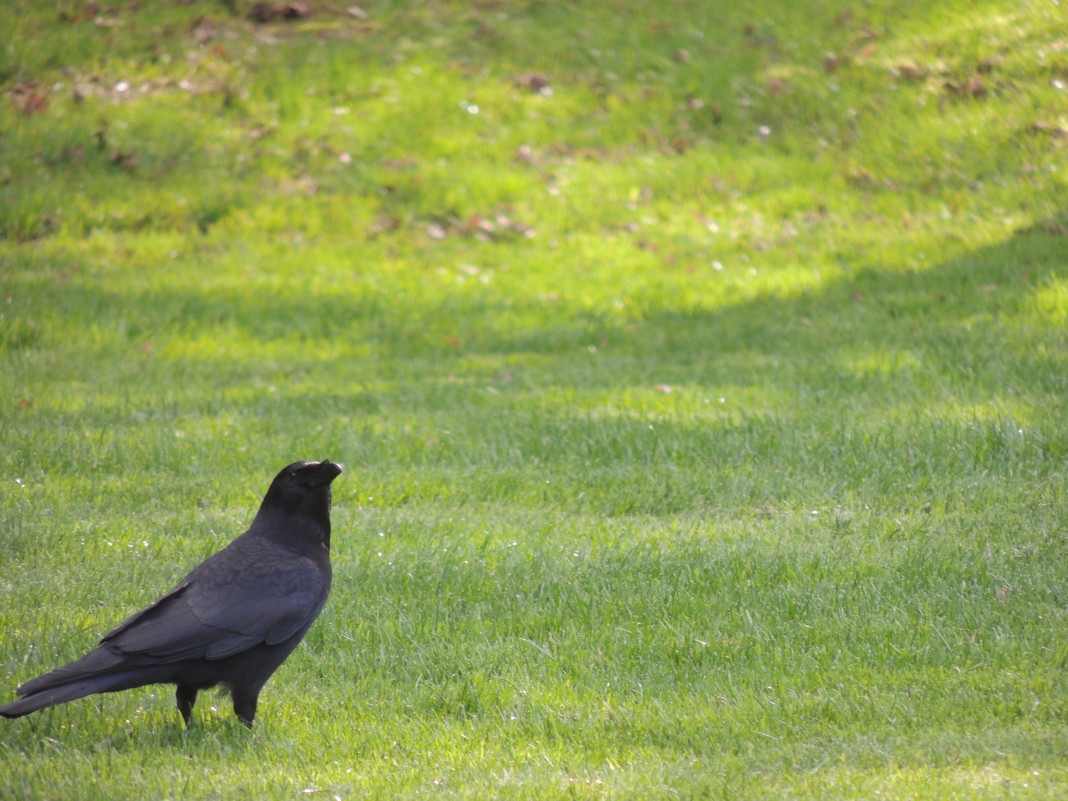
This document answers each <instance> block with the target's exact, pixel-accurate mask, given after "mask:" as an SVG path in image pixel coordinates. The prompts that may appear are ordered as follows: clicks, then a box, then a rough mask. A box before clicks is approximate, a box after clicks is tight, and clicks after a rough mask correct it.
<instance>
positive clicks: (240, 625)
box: [101, 538, 330, 661]
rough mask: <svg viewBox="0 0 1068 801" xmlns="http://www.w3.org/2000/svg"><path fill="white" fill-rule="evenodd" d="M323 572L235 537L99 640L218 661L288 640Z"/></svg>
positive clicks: (310, 611)
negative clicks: (173, 585) (162, 594)
mask: <svg viewBox="0 0 1068 801" xmlns="http://www.w3.org/2000/svg"><path fill="white" fill-rule="evenodd" d="M329 581H330V579H329V574H328V573H326V572H325V571H324V570H323V568H322V567H321V566H320V565H318V564H316V562H315V561H313V560H312V559H309V558H308V557H304V556H299V555H297V554H295V553H293V552H292V551H288V550H284V549H281V548H278V547H277V546H272V545H271V544H270V543H266V542H264V541H262V540H247V539H246V540H242V538H239V539H238V540H235V541H234V542H233V543H232V544H231V545H230V546H229V547H227V548H224V549H223V550H222V551H220V552H219V553H217V554H215V556H213V557H211V558H210V559H208V560H207V561H206V562H204V563H203V564H202V565H201V566H200V567H198V568H197V569H196V570H194V571H193V572H192V573H190V574H189V575H188V576H187V577H186V578H185V579H184V580H183V581H182V582H181V583H179V584H178V586H176V587H175V588H174V589H172V590H171V591H170V592H168V593H167V594H166V595H164V596H163V597H161V598H159V599H158V600H156V601H154V602H153V603H152V604H150V605H149V606H148V607H146V608H145V609H143V610H142V611H140V612H138V613H137V614H135V615H133V616H132V617H130V618H129V619H127V620H126V621H125V622H123V623H122V624H120V625H119V626H118V627H117V628H115V629H114V630H112V631H111V632H109V633H108V634H106V635H105V636H104V638H103V639H102V640H101V642H102V643H104V644H106V645H107V646H108V647H109V649H112V650H115V651H119V652H121V653H125V654H131V655H134V654H137V655H141V656H145V657H151V658H153V659H163V660H166V661H180V660H183V659H200V658H204V659H222V658H223V657H227V656H232V655H234V654H237V653H240V652H242V651H245V650H247V649H249V648H252V647H254V646H256V645H260V644H262V643H266V644H268V645H275V644H277V643H280V642H284V641H285V640H288V639H289V638H290V637H292V636H294V635H295V634H298V633H299V632H301V631H303V630H304V629H306V628H307V627H308V626H310V625H311V623H312V621H313V620H314V619H315V617H316V616H317V615H318V614H319V611H320V610H321V609H322V607H323V603H324V602H325V601H326V594H327V592H328V591H329Z"/></svg>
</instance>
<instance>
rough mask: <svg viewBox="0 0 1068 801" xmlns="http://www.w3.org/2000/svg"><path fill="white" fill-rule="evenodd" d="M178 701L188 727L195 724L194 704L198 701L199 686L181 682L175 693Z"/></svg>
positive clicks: (179, 709)
mask: <svg viewBox="0 0 1068 801" xmlns="http://www.w3.org/2000/svg"><path fill="white" fill-rule="evenodd" d="M174 697H175V699H176V700H177V701H178V711H179V712H181V713H182V720H184V721H185V727H186V728H187V729H188V728H189V727H190V726H192V725H193V704H195V703H196V702H197V688H196V687H193V686H191V685H189V684H179V685H178V690H177V691H176V692H175V694H174Z"/></svg>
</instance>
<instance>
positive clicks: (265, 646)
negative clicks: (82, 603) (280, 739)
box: [0, 460, 341, 728]
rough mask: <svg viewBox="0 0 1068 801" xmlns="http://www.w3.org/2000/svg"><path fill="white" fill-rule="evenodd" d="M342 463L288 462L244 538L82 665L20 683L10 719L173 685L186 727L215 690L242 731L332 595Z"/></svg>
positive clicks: (4, 711)
mask: <svg viewBox="0 0 1068 801" xmlns="http://www.w3.org/2000/svg"><path fill="white" fill-rule="evenodd" d="M340 474H341V465H339V464H335V463H333V462H330V461H325V460H324V461H322V462H294V463H293V464H291V465H289V466H288V467H286V468H285V469H284V470H282V472H280V473H279V474H278V475H277V476H275V479H274V481H272V482H271V486H270V489H268V490H267V494H266V495H265V496H264V498H263V503H261V504H260V509H259V511H258V512H257V513H256V517H255V519H254V520H253V521H252V525H251V526H249V529H248V531H246V532H245V533H244V534H242V535H241V536H240V537H238V538H237V539H236V540H234V541H233V542H231V543H230V544H229V545H227V546H226V547H225V548H223V549H222V550H221V551H219V552H218V553H217V554H215V555H214V556H212V557H210V558H209V559H208V560H207V561H205V562H204V563H203V564H201V565H200V566H199V567H198V568H196V570H194V571H193V572H192V573H190V574H189V575H188V576H186V577H185V578H184V579H182V580H181V581H180V582H179V583H178V585H177V586H176V587H175V588H174V589H172V590H171V591H170V592H168V593H167V594H166V595H164V596H162V597H161V598H159V599H157V600H155V601H153V602H152V603H150V604H149V605H148V606H147V607H145V608H144V609H142V610H141V611H140V612H138V613H137V614H135V615H133V616H132V617H130V618H127V620H126V621H124V622H123V623H121V624H120V625H119V626H118V627H117V628H115V629H113V630H112V631H110V632H109V633H108V634H106V635H104V638H103V639H102V640H101V641H100V647H98V648H97V649H96V650H95V651H92V652H90V653H88V654H86V655H85V656H83V657H82V658H81V659H79V660H77V661H75V662H71V663H70V664H69V665H65V666H64V667H61V668H59V669H57V670H53V671H52V672H51V673H46V674H45V675H43V676H39V677H38V678H36V679H33V680H31V681H28V682H26V683H25V684H23V685H22V686H21V687H19V688H18V694H19V695H20V696H22V697H21V699H20V700H18V701H12V702H11V703H10V704H6V705H4V706H0V715H3V716H4V717H8V718H17V717H20V716H22V715H27V714H29V713H30V712H36V711H37V710H38V709H44V708H45V707H49V706H53V705H54V704H62V703H65V702H67V701H73V700H75V699H76V698H83V697H84V696H87V695H92V694H93V693H107V692H115V691H117V690H128V689H130V688H132V687H141V686H144V685H146V684H176V685H178V691H177V693H176V696H177V700H178V711H179V712H181V713H182V718H184V720H185V724H186V726H188V725H190V722H191V717H192V712H193V704H194V703H195V702H196V700H197V692H199V691H200V690H203V689H206V688H208V687H212V686H214V685H216V684H222V685H224V686H225V687H227V688H228V689H229V690H230V695H231V697H232V699H233V702H234V713H235V714H236V715H237V717H238V719H239V720H240V721H241V722H242V723H244V724H245V725H246V726H248V727H249V728H252V721H253V720H254V719H255V718H256V702H257V700H258V698H259V694H260V689H261V688H262V687H263V685H264V683H265V682H266V681H267V679H268V678H270V676H271V674H272V673H274V671H275V670H276V669H277V668H278V666H279V665H280V664H282V661H283V660H284V659H285V658H286V657H287V656H289V654H290V652H291V651H292V650H293V649H294V648H296V646H297V643H299V642H300V640H301V638H302V637H303V636H304V633H305V632H306V631H307V630H308V628H309V627H310V626H311V624H312V622H313V621H314V620H315V618H316V617H317V616H318V615H319V612H320V611H322V608H323V604H325V603H326V596H327V594H328V593H329V592H330V576H331V572H330V482H332V481H333V480H334V479H335V478H337V477H338V475H340Z"/></svg>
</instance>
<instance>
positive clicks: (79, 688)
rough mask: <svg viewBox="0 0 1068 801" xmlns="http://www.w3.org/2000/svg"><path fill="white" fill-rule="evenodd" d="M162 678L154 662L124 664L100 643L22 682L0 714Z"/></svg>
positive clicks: (33, 709) (27, 710)
mask: <svg viewBox="0 0 1068 801" xmlns="http://www.w3.org/2000/svg"><path fill="white" fill-rule="evenodd" d="M166 680H167V677H166V676H165V675H163V672H162V671H161V669H160V668H159V667H158V666H157V667H153V666H143V667H141V666H132V667H131V666H129V665H128V664H124V659H123V657H122V656H120V655H118V654H115V653H112V652H111V651H109V650H107V649H106V648H103V647H101V648H97V649H96V650H95V651H92V652H91V653H89V654H86V655H85V656H83V657H82V658H81V659H79V660H77V661H75V662H71V663H70V664H69V665H64V666H63V667H61V668H58V669H56V670H53V671H52V672H51V673H46V674H44V675H43V676H38V677H37V678H36V679H31V680H30V681H28V682H26V683H25V684H23V685H22V686H21V687H19V688H18V691H17V692H18V694H19V695H21V696H23V697H22V698H20V699H19V700H18V701H12V702H11V703H9V704H4V705H3V706H0V715H2V716H4V717H5V718H19V717H22V716H23V715H28V714H30V713H31V712H36V711H37V710H38V709H44V708H45V707H49V706H55V705H56V704H65V703H67V701H74V700H77V699H78V698H84V697H85V696H87V695H93V694H95V693H109V692H115V691H116V690H128V689H130V688H131V687H141V686H143V685H145V684H155V683H157V682H160V681H166Z"/></svg>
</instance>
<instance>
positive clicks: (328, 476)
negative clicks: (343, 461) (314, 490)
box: [312, 459, 345, 486]
mask: <svg viewBox="0 0 1068 801" xmlns="http://www.w3.org/2000/svg"><path fill="white" fill-rule="evenodd" d="M343 472H345V469H344V468H343V467H342V466H341V465H339V464H338V463H337V462H331V461H330V460H329V459H323V460H322V461H321V462H319V469H318V470H317V471H316V472H315V475H314V477H313V478H312V483H314V485H315V486H319V485H320V484H329V483H330V482H331V481H333V480H334V479H335V478H337V477H338V476H340V475H341V474H342V473H343Z"/></svg>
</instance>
